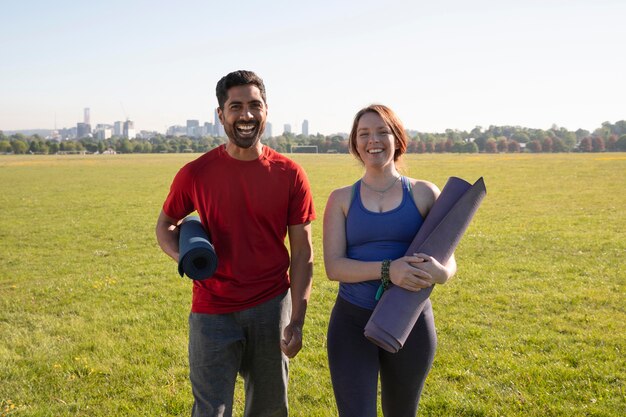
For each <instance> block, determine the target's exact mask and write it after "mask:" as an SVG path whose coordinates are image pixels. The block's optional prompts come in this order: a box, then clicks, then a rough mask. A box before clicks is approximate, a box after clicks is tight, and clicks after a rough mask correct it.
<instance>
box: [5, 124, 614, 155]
mask: <svg viewBox="0 0 626 417" xmlns="http://www.w3.org/2000/svg"><path fill="white" fill-rule="evenodd" d="M407 133H408V135H409V138H410V140H409V143H408V144H407V152H408V153H444V152H454V153H477V152H484V153H501V152H511V153H516V152H532V153H539V152H605V151H609V152H626V121H625V120H621V121H618V122H616V123H615V124H612V123H609V122H605V123H602V126H601V127H599V128H598V129H596V130H594V131H593V132H589V131H587V130H584V129H578V130H576V131H573V132H572V131H568V130H567V129H565V128H563V127H557V126H552V128H550V129H548V130H543V129H530V128H525V127H520V126H489V128H487V129H483V128H482V127H480V126H477V127H475V128H474V129H472V130H471V131H460V130H452V129H446V131H445V132H443V133H423V132H418V131H413V130H410V131H407ZM225 142H226V138H224V137H213V136H204V137H187V136H165V135H160V134H156V135H154V136H152V137H150V138H135V139H132V140H131V139H128V138H124V137H115V136H114V137H112V138H109V139H104V140H99V139H95V138H92V137H85V138H80V139H76V140H64V141H60V142H59V141H56V140H53V139H44V138H42V137H41V136H39V135H32V136H26V135H23V134H21V133H16V134H13V135H10V136H7V135H5V134H4V133H2V131H0V153H13V154H26V153H31V154H57V153H84V152H88V153H105V152H112V151H114V152H116V153H183V152H206V151H208V150H210V149H213V148H215V147H217V146H219V145H221V144H223V143H225ZM263 143H265V144H266V145H268V146H270V147H271V148H273V149H275V150H277V151H278V152H282V153H288V152H292V150H293V151H294V152H298V151H299V150H298V149H297V148H296V147H302V146H309V147H311V146H315V147H317V151H318V152H320V153H331V152H332V153H348V151H349V149H348V140H347V138H346V135H330V136H325V135H322V134H319V133H318V134H317V135H308V136H303V135H294V134H292V133H284V134H282V135H280V136H274V137H271V138H268V139H264V140H263Z"/></svg>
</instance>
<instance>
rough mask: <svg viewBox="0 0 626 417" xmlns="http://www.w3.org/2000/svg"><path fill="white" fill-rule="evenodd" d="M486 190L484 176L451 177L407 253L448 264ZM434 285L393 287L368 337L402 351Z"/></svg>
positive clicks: (374, 314)
mask: <svg viewBox="0 0 626 417" xmlns="http://www.w3.org/2000/svg"><path fill="white" fill-rule="evenodd" d="M486 193H487V189H486V188H485V183H484V181H483V179H482V177H481V178H479V179H478V181H476V182H475V183H474V184H473V185H472V184H470V183H468V182H467V181H464V180H462V179H460V178H456V177H450V178H449V179H448V182H447V183H446V185H445V186H444V188H443V190H442V191H441V194H440V195H439V198H438V199H437V201H435V204H434V205H433V207H432V208H431V209H430V212H429V213H428V215H427V216H426V219H424V223H423V224H422V227H420V230H419V231H418V232H417V235H415V238H414V239H413V242H412V243H411V244H410V245H409V248H408V249H407V251H406V255H412V254H414V253H419V252H421V253H425V254H427V255H430V256H432V257H433V258H435V259H437V260H438V261H439V262H440V263H442V264H443V263H445V262H446V261H447V260H448V259H449V258H450V256H452V254H453V253H454V249H455V248H456V246H457V245H458V243H459V241H460V240H461V237H462V236H463V234H464V233H465V230H467V227H468V226H469V224H470V221H471V220H472V217H473V216H474V213H476V210H478V206H479V205H480V203H481V201H482V199H483V197H484V196H485V194H486ZM433 288H434V286H431V287H428V288H423V289H422V290H420V291H417V292H413V291H408V290H405V289H403V288H400V287H395V286H391V287H390V288H389V289H388V290H387V291H385V292H384V294H383V296H382V297H381V299H380V301H379V302H378V304H377V305H376V308H375V309H374V311H373V312H372V315H371V316H370V319H369V321H368V322H367V325H366V326H365V337H367V338H368V339H369V340H370V341H372V342H373V343H374V344H376V345H378V346H380V347H381V348H383V349H385V350H387V351H389V352H392V353H395V352H397V351H398V350H400V349H401V348H402V346H403V345H404V342H406V339H407V338H408V337H409V334H410V333H411V330H413V326H414V325H415V323H416V322H417V319H418V318H419V316H420V314H421V313H422V310H423V309H424V305H425V303H426V301H427V300H428V297H429V296H430V293H431V292H432V290H433Z"/></svg>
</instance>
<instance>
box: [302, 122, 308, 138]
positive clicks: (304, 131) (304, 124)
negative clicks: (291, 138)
mask: <svg viewBox="0 0 626 417" xmlns="http://www.w3.org/2000/svg"><path fill="white" fill-rule="evenodd" d="M302 136H309V121H308V120H306V119H305V120H304V122H302Z"/></svg>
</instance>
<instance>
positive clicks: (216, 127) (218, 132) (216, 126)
mask: <svg viewBox="0 0 626 417" xmlns="http://www.w3.org/2000/svg"><path fill="white" fill-rule="evenodd" d="M213 136H216V137H224V136H226V132H224V126H222V122H220V116H219V114H218V113H217V109H215V110H214V113H213Z"/></svg>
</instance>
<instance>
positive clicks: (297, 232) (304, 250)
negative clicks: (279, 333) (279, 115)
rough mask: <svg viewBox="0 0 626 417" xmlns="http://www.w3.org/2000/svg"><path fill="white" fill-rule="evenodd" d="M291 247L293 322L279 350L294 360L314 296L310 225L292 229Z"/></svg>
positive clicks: (290, 231) (306, 224)
mask: <svg viewBox="0 0 626 417" xmlns="http://www.w3.org/2000/svg"><path fill="white" fill-rule="evenodd" d="M288 231H289V248H290V252H291V267H290V269H289V276H290V278H291V321H290V322H289V325H288V326H287V327H285V331H284V333H283V336H284V338H283V340H282V341H281V345H280V348H281V350H282V351H283V353H284V354H285V355H287V356H288V357H289V358H293V357H294V356H296V355H297V354H298V352H299V351H300V349H301V348H302V326H303V325H304V317H305V315H306V308H307V305H308V302H309V296H310V294H311V282H312V280H313V245H312V243H311V223H310V222H307V223H304V224H298V225H295V226H289V229H288Z"/></svg>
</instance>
